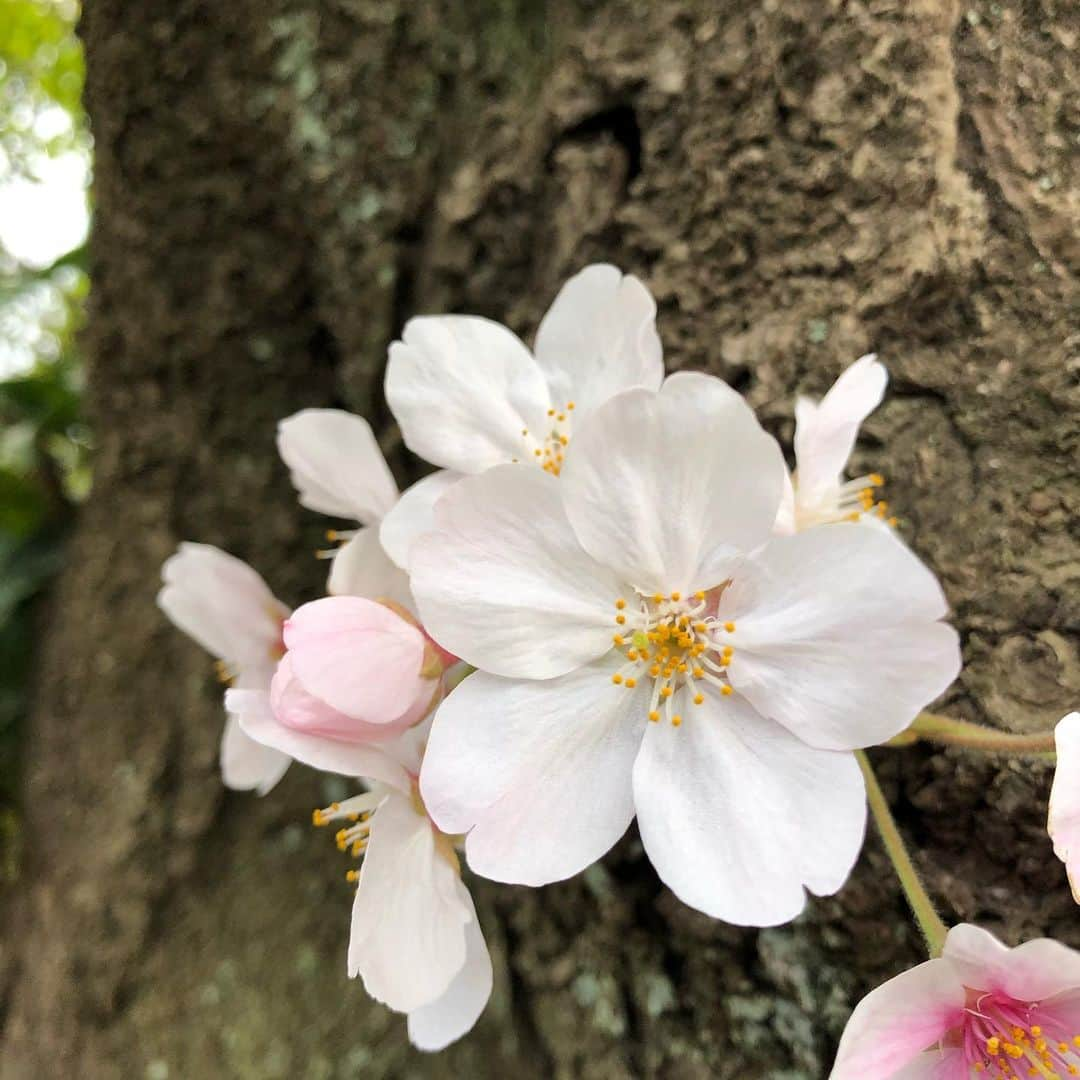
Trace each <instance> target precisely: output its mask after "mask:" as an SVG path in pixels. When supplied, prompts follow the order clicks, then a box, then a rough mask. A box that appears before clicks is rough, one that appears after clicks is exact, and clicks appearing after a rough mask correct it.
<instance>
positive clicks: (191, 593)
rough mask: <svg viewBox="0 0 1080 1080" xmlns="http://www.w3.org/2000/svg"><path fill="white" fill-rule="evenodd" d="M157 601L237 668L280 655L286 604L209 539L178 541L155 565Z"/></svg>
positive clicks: (176, 621) (188, 631) (174, 619)
mask: <svg viewBox="0 0 1080 1080" xmlns="http://www.w3.org/2000/svg"><path fill="white" fill-rule="evenodd" d="M161 577H162V580H163V581H164V583H165V584H164V586H163V587H162V589H161V591H160V592H159V593H158V596H157V602H158V606H159V607H160V608H161V610H162V611H164V612H165V614H166V615H167V616H168V617H169V620H170V621H171V622H172V623H173V624H174V625H175V626H177V627H179V628H180V629H181V630H183V631H184V633H185V634H187V635H188V636H189V637H191V638H194V639H195V640H196V641H197V642H198V643H199V644H200V645H201V646H202V647H203V648H204V649H206V651H207V652H209V653H212V654H213V655H214V656H216V657H217V658H218V659H219V660H224V661H226V662H228V663H230V664H234V665H236V666H239V667H260V666H265V664H266V663H267V662H268V661H269V660H271V658H273V657H274V656H275V655H280V644H281V623H282V620H283V619H284V618H285V617H286V616H287V615H288V614H289V609H288V608H287V607H285V605H284V604H282V603H281V601H280V600H277V599H276V598H275V597H274V594H273V593H272V592H271V591H270V589H269V588H268V586H267V584H266V582H265V581H263V579H262V578H261V577H260V576H259V575H258V574H257V573H256V572H255V571H254V570H252V568H251V567H250V566H248V565H247V563H245V562H242V561H241V560H240V559H237V558H235V557H234V556H232V555H229V554H228V553H226V552H224V551H222V550H220V549H219V548H216V547H211V545H209V544H190V543H184V544H181V545H180V547H179V550H178V551H177V553H176V554H175V555H173V556H171V557H170V558H168V559H166V560H165V564H164V565H163V566H162V568H161Z"/></svg>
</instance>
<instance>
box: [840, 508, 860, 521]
mask: <svg viewBox="0 0 1080 1080" xmlns="http://www.w3.org/2000/svg"><path fill="white" fill-rule="evenodd" d="M860 517H862V515H861V514H860V513H859V511H858V510H853V511H852V512H851V513H850V514H848V516H847V517H846V518H845V519H844V520H845V521H858V520H859V518H860Z"/></svg>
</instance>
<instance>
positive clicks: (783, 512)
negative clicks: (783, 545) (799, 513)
mask: <svg viewBox="0 0 1080 1080" xmlns="http://www.w3.org/2000/svg"><path fill="white" fill-rule="evenodd" d="M773 532H774V533H776V534H777V535H778V536H790V535H791V534H792V533H793V532H795V488H794V486H793V485H792V483H791V474H790V473H789V472H788V471H787V469H785V470H784V488H783V493H782V495H781V496H780V509H779V510H777V511H776V521H775V522H773Z"/></svg>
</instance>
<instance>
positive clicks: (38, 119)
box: [0, 0, 90, 880]
mask: <svg viewBox="0 0 1080 1080" xmlns="http://www.w3.org/2000/svg"><path fill="white" fill-rule="evenodd" d="M78 14H79V9H78V4H77V3H75V2H74V0H0V199H3V198H4V191H5V187H6V188H7V189H8V191H9V193H10V192H11V191H13V190H14V188H13V187H12V185H15V184H19V183H22V184H26V183H35V182H37V181H39V180H40V179H41V178H42V175H43V174H44V172H45V171H46V169H47V167H48V166H49V164H50V163H51V162H54V161H55V160H56V159H57V158H59V157H60V156H61V155H75V154H78V155H82V157H83V158H85V159H88V157H89V147H90V139H89V135H88V132H87V128H86V122H85V117H84V114H83V111H82V105H81V95H82V86H83V55H82V46H81V44H80V42H79V40H78V38H77V37H76V36H75V22H76V19H77V18H78ZM30 224H31V226H32V227H35V228H36V227H37V226H38V225H39V224H40V225H41V226H42V227H43V228H44V227H45V226H46V224H47V223H46V222H44V221H42V222H40V223H39V222H36V221H35V222H31V223H30ZM86 291H87V276H86V270H85V249H84V247H83V246H82V245H80V246H79V247H77V248H76V249H74V250H72V251H67V252H62V253H61V254H60V255H59V257H56V258H54V259H53V260H52V261H51V262H50V263H49V264H48V265H45V266H40V265H32V264H30V263H29V262H27V261H26V260H25V259H23V258H21V257H20V254H19V252H17V251H11V250H8V249H7V248H6V247H5V246H4V244H3V240H2V238H0V880H2V879H5V878H6V879H8V880H10V879H11V878H12V877H13V876H14V874H15V869H16V866H17V856H18V850H17V844H18V819H17V816H16V813H15V805H16V796H17V789H18V761H19V742H20V739H19V736H20V732H21V729H22V726H23V720H24V718H25V716H26V713H27V709H28V698H27V694H28V686H29V680H30V673H31V665H32V662H33V652H34V644H35V630H36V629H37V625H36V624H37V621H38V615H39V605H36V604H35V603H34V601H35V600H36V599H38V598H39V597H40V595H41V593H42V591H43V590H44V589H45V587H46V586H47V585H48V583H49V581H50V580H51V579H52V577H53V575H55V573H56V572H57V570H58V569H59V568H60V565H61V562H62V559H63V545H64V539H65V537H66V534H67V532H68V529H69V526H70V523H71V520H72V516H73V511H74V507H75V505H76V504H77V503H78V502H79V501H80V500H81V499H82V498H83V497H84V496H85V495H86V492H87V490H88V488H89V484H90V474H89V468H88V442H89V440H88V435H87V432H86V430H85V428H84V427H83V425H82V423H81V421H80V399H81V378H82V375H81V365H80V363H79V358H78V355H77V352H76V334H77V331H78V328H79V325H80V322H81V317H82V310H83V301H84V298H85V295H86Z"/></svg>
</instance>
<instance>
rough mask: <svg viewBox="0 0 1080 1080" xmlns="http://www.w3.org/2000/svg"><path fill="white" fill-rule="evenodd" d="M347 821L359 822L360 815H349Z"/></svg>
mask: <svg viewBox="0 0 1080 1080" xmlns="http://www.w3.org/2000/svg"><path fill="white" fill-rule="evenodd" d="M349 820H350V821H359V820H360V815H359V814H350V815H349Z"/></svg>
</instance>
